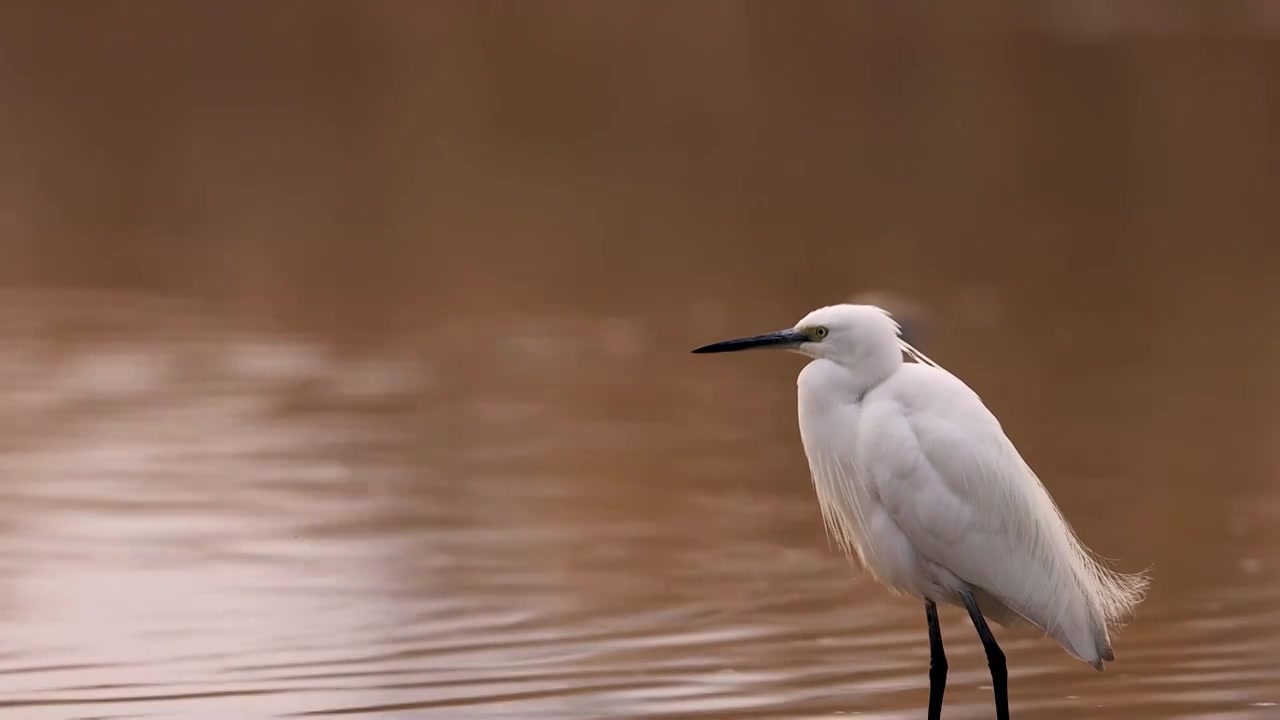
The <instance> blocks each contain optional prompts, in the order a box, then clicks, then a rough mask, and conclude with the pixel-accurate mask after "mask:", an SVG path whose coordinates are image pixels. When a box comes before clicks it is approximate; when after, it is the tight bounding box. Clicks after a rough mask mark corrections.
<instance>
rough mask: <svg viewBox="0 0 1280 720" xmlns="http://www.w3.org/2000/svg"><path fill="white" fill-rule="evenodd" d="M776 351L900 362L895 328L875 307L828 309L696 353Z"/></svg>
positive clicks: (844, 362) (849, 360)
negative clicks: (790, 324)
mask: <svg viewBox="0 0 1280 720" xmlns="http://www.w3.org/2000/svg"><path fill="white" fill-rule="evenodd" d="M752 348H778V349H782V350H790V351H792V352H798V353H800V354H802V355H808V356H809V357H812V358H825V359H827V360H833V361H835V362H838V363H840V364H842V365H849V366H854V365H856V364H858V363H859V362H861V361H862V360H865V359H870V358H884V357H887V356H890V355H896V356H897V357H898V359H899V361H900V360H901V357H902V355H901V353H902V346H901V345H900V344H899V340H898V324H897V323H896V322H894V320H893V318H891V317H889V313H887V312H885V311H884V310H881V309H880V308H878V307H876V306H875V305H828V306H827V307H824V308H818V309H817V310H814V311H813V312H811V313H809V314H808V315H805V316H804V318H803V319H802V320H801V321H800V322H798V323H796V326H795V327H792V328H788V329H786V330H779V331H778V332H772V333H767V334H765V335H755V336H752V337H745V338H739V339H737V340H727V341H725V342H719V343H714V344H711V345H704V346H703V347H700V348H697V349H695V350H694V351H693V352H695V353H716V352H733V351H735V350H749V349H752Z"/></svg>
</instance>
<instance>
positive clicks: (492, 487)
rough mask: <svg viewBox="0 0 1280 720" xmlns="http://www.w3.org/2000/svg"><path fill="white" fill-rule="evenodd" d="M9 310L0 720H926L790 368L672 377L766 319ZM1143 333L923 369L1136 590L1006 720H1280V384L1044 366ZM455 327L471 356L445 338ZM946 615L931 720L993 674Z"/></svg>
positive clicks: (1016, 639)
mask: <svg viewBox="0 0 1280 720" xmlns="http://www.w3.org/2000/svg"><path fill="white" fill-rule="evenodd" d="M791 304H792V305H794V303H791ZM777 305H778V306H779V307H786V306H787V305H788V303H787V302H786V301H785V299H782V298H779V299H778V302H777ZM5 307H6V308H7V309H6V310H5V313H4V316H3V330H4V332H5V336H6V337H7V338H8V345H7V351H6V353H5V356H4V361H3V364H2V366H0V392H3V396H4V397H5V399H6V401H5V403H4V409H3V415H2V416H0V418H2V425H0V430H2V431H3V432H2V433H0V434H2V436H3V438H4V440H3V446H2V448H0V477H3V478H4V485H3V502H2V503H0V528H3V543H2V544H0V547H2V548H3V550H2V551H0V567H3V577H4V583H3V592H0V627H2V628H3V636H4V637H5V638H6V648H5V650H4V652H3V654H0V687H2V688H3V690H2V691H0V697H3V706H4V707H6V708H8V710H7V712H8V713H12V715H10V716H13V717H23V718H66V717H139V716H143V717H209V718H214V717H219V718H221V717H263V716H268V715H290V714H316V715H328V714H334V715H337V714H354V715H357V716H359V715H368V716H372V717H440V718H446V717H448V718H453V717H520V718H596V717H636V718H639V717H662V718H701V717H752V718H807V717H818V716H831V715H834V714H840V713H843V714H844V715H849V716H866V717H918V716H920V715H921V714H922V712H923V702H924V698H925V694H926V682H927V681H926V676H925V669H926V667H927V656H928V646H927V639H926V636H925V631H924V622H923V613H922V612H921V608H920V607H918V606H917V605H916V604H915V603H913V602H909V601H905V600H901V599H897V598H892V597H889V596H887V595H885V594H884V593H883V592H882V591H881V590H879V589H878V588H876V587H874V586H870V585H869V584H867V583H865V582H863V581H861V580H859V579H858V578H857V577H856V576H855V575H854V574H853V573H852V572H851V571H850V570H849V569H848V568H847V567H846V565H845V564H844V563H843V561H842V560H841V559H839V558H838V557H837V555H836V554H835V553H834V552H832V551H831V550H830V548H829V546H828V544H827V543H826V541H825V540H824V538H823V536H822V532H821V529H820V524H821V523H820V518H819V516H818V513H817V510H816V506H815V502H814V499H813V497H812V491H811V488H810V487H809V484H808V480H807V477H806V475H805V463H804V460H803V456H802V453H801V450H800V447H799V441H798V438H797V437H796V431H795V428H794V417H793V412H794V405H793V403H794V399H793V397H792V392H793V386H792V378H793V375H794V373H795V372H796V371H797V370H798V368H799V362H798V360H797V359H794V358H788V357H783V356H776V357H769V356H743V357H732V358H712V359H708V358H705V357H693V356H688V355H687V354H686V353H685V351H686V350H687V348H688V346H691V345H692V344H694V343H696V342H699V341H702V340H706V339H711V338H716V337H720V336H723V335H725V334H726V333H734V332H749V331H751V330H755V329H759V328H768V327H772V326H773V325H777V324H779V321H780V320H782V313H781V312H779V313H773V314H774V315H776V316H777V317H762V318H751V317H747V316H745V315H738V314H730V315H728V316H727V317H726V318H725V319H723V320H711V319H696V318H685V319H684V320H683V321H682V320H680V319H677V318H675V317H663V316H661V315H660V314H654V315H649V316H646V315H638V314H637V315H596V314H593V313H590V312H586V311H584V312H579V313H575V314H571V315H559V316H551V315H533V314H524V313H519V312H502V313H486V314H479V315H475V316H469V317H466V318H465V320H454V321H452V322H444V323H440V324H436V325H435V327H431V328H424V329H423V331H422V332H420V333H418V334H417V335H416V336H415V335H413V334H409V333H404V334H402V335H400V336H399V337H398V338H395V339H392V340H386V339H384V340H383V341H381V342H380V343H378V345H377V346H373V345H372V344H369V343H358V342H351V341H339V340H335V339H334V338H332V337H325V336H323V335H319V334H314V333H313V334H301V333H289V334H286V333H280V332H267V331H263V330H250V329H245V328H237V327H236V326H235V325H234V324H228V323H225V322H221V321H219V320H217V319H216V317H215V316H214V314H212V313H210V312H208V311H207V310H204V311H202V310H201V309H200V308H199V307H198V306H192V305H190V304H184V303H180V302H178V301H175V300H173V299H166V298H164V297H162V296H155V297H148V296H140V295H126V294H122V293H97V294H90V293H66V292H61V293H53V292H15V293H10V294H9V295H8V296H6V298H5ZM987 307H988V308H989V312H992V313H995V312H998V309H999V307H1000V305H999V303H992V302H991V301H990V299H988V302H987ZM713 314H714V313H713ZM793 314H794V313H793ZM695 315H696V313H695ZM708 317H709V316H708ZM1134 320H1135V318H1126V317H1123V316H1114V315H1112V316H1100V315H1098V314H1096V313H1093V312H1087V311H1083V310H1082V311H1080V312H1067V313H1061V314H1059V315H1058V316H1057V317H1056V318H1055V327H1054V328H1053V333H1052V334H1051V337H1049V338H1048V339H1045V340H1043V341H1041V342H1037V343H1032V342H1027V343H1023V344H1016V343H1015V344H1013V345H1011V347H1013V348H1014V349H1012V350H1010V351H1008V352H1004V353H995V352H991V353H980V351H979V350H978V349H977V348H978V347H979V346H980V345H981V344H984V343H981V342H979V338H980V337H981V336H991V337H992V338H995V339H996V341H997V344H998V339H999V338H1002V337H1004V336H1005V334H1006V332H1007V331H1005V330H1002V329H1001V328H1000V327H998V326H997V325H991V326H986V327H979V326H976V325H975V326H974V327H972V328H970V329H969V330H970V332H972V333H973V334H974V335H975V336H978V337H975V338H973V340H972V343H971V344H969V343H966V344H964V346H963V347H959V346H957V345H952V344H951V343H948V342H943V341H938V342H934V343H932V347H931V349H933V350H934V355H935V359H938V360H940V361H943V362H948V361H951V362H950V364H951V365H952V367H953V368H954V369H955V370H956V371H957V372H960V373H962V374H964V375H965V376H967V377H969V379H970V381H971V382H972V383H973V384H974V385H975V386H976V387H977V388H978V389H979V390H980V391H983V392H984V394H985V395H986V396H987V399H988V402H989V403H990V404H991V405H992V406H993V407H994V408H995V409H996V411H997V412H999V413H1000V414H1001V415H1002V417H1003V418H1004V420H1005V422H1006V424H1007V426H1008V427H1009V428H1010V432H1011V433H1012V434H1013V436H1014V438H1015V439H1016V440H1017V441H1019V442H1020V443H1021V445H1022V446H1023V449H1024V452H1025V453H1026V454H1027V455H1028V456H1029V457H1030V459H1031V461H1032V462H1033V463H1034V464H1035V466H1036V467H1037V468H1039V469H1040V471H1041V472H1042V474H1043V475H1044V477H1045V478H1046V481H1047V483H1048V484H1049V486H1050V489H1051V491H1052V492H1053V493H1054V494H1055V496H1056V497H1057V498H1058V499H1059V501H1060V503H1061V505H1062V506H1063V507H1064V509H1065V511H1066V512H1067V513H1068V515H1069V516H1070V517H1071V518H1072V519H1073V520H1074V521H1075V524H1076V525H1077V527H1078V529H1079V530H1080V532H1081V533H1082V535H1083V536H1084V537H1085V538H1086V539H1087V540H1088V541H1089V542H1091V543H1092V544H1093V545H1094V546H1095V547H1097V548H1098V549H1099V550H1100V551H1101V552H1103V553H1104V554H1107V555H1109V556H1113V557H1114V556H1122V557H1123V559H1122V561H1121V565H1122V566H1123V567H1126V568H1128V569H1137V568H1139V567H1142V566H1144V565H1146V564H1154V572H1155V578H1156V584H1155V586H1154V589H1153V592H1152V594H1151V596H1150V598H1149V600H1148V601H1147V602H1146V603H1145V604H1144V605H1143V606H1142V610H1141V613H1140V614H1139V615H1138V617H1137V618H1136V620H1135V621H1134V622H1133V623H1132V624H1131V626H1130V627H1128V628H1127V629H1125V630H1124V631H1123V632H1122V633H1121V634H1120V636H1119V637H1118V639H1117V651H1118V655H1119V661H1118V662H1117V663H1115V664H1114V665H1112V666H1111V667H1110V669H1109V671H1108V672H1106V673H1104V674H1097V673H1095V672H1093V671H1092V670H1091V669H1089V668H1087V667H1086V666H1084V665H1082V664H1080V663H1078V662H1076V661H1074V660H1071V659H1069V658H1068V657H1067V656H1066V655H1065V654H1064V653H1063V652H1061V651H1060V650H1059V649H1057V647H1056V646H1054V645H1053V644H1052V643H1051V642H1049V641H1047V640H1044V639H1041V638H1038V637H1036V635H1035V633H1034V632H1032V631H1029V630H1027V629H1020V630H1006V631H1002V632H1000V637H1001V638H1002V640H1003V642H1004V645H1005V648H1006V652H1007V654H1008V656H1009V657H1010V664H1011V668H1012V670H1011V672H1012V681H1011V684H1012V688H1013V691H1012V693H1013V695H1012V697H1013V701H1012V702H1013V711H1014V713H1015V715H1016V716H1020V717H1063V718H1066V717H1080V716H1081V715H1087V716H1089V717H1113V718H1122V717H1124V718H1132V717H1146V718H1153V717H1241V718H1244V717H1250V718H1253V717H1256V718H1263V717H1274V716H1275V715H1276V713H1277V709H1276V707H1277V706H1276V705H1275V703H1277V702H1280V671H1278V670H1277V667H1278V666H1277V660H1280V651H1278V650H1277V646H1278V645H1280V605H1278V604H1277V601H1278V600H1280V575H1278V574H1277V569H1278V568H1280V551H1278V550H1277V547H1278V546H1277V542H1276V540H1277V538H1276V532H1275V530H1274V528H1275V527H1276V526H1277V523H1276V520H1277V514H1278V513H1280V486H1277V484H1276V483H1275V482H1274V480H1273V479H1272V478H1273V475H1274V472H1275V456H1274V453H1273V452H1271V448H1272V446H1273V445H1274V443H1275V437H1276V432H1277V422H1276V420H1277V419H1276V418H1275V417H1274V416H1268V415H1266V414H1265V413H1264V412H1262V411H1263V410H1264V409H1269V408H1271V407H1272V406H1273V402H1272V398H1270V397H1267V396H1266V395H1267V393H1266V389H1268V388H1272V387H1274V386H1275V385H1274V381H1272V380H1271V379H1270V378H1269V377H1268V374H1269V373H1270V372H1271V369H1272V368H1273V367H1274V365H1272V364H1254V365H1245V364H1242V365H1241V366H1240V368H1241V369H1240V371H1239V372H1238V373H1237V374H1234V375H1233V376H1231V377H1229V378H1224V377H1220V376H1213V374H1210V375H1211V376H1210V377H1209V378H1208V379H1207V380H1205V384H1204V385H1203V386H1202V387H1203V390H1202V391H1201V392H1197V393H1191V392H1189V391H1186V392H1183V393H1182V394H1181V395H1179V398H1180V401H1179V406H1178V407H1172V406H1169V405H1168V404H1163V403H1160V402H1159V398H1160V397H1161V396H1162V395H1163V394H1165V393H1166V392H1167V391H1168V387H1169V385H1168V383H1167V380H1166V375H1169V376H1173V375H1179V374H1181V373H1182V372H1183V371H1187V370H1192V368H1191V367H1190V366H1191V365H1193V364H1194V363H1193V362H1192V359H1185V360H1179V359H1177V357H1176V354H1171V355H1169V356H1167V357H1168V358H1169V359H1168V360H1167V361H1165V362H1163V363H1162V364H1155V365H1153V364H1152V363H1149V362H1140V361H1133V360H1126V359H1125V358H1124V357H1122V356H1115V355H1112V354H1110V353H1105V352H1097V353H1095V352H1091V351H1090V352H1086V351H1084V350H1083V349H1077V350H1074V351H1073V350H1072V349H1071V348H1072V347H1073V346H1072V345H1069V344H1068V343H1067V341H1066V340H1056V341H1055V340H1053V339H1052V338H1053V337H1054V336H1056V337H1060V338H1071V337H1075V338H1083V337H1091V338H1113V339H1114V340H1115V341H1116V342H1123V339H1122V338H1123V336H1124V328H1126V327H1128V326H1131V325H1132V323H1133V322H1134ZM465 328H483V329H484V337H485V339H484V340H483V341H476V342H465V343H464V345H465V346H466V347H460V346H458V345H457V344H455V343H452V342H449V338H452V337H458V336H459V333H460V332H461V331H462V330H461V329H465ZM462 334H463V335H465V332H463V333H462ZM954 334H955V333H954V331H953V332H947V333H945V335H948V336H953V335H954ZM1162 338H1163V336H1154V337H1151V338H1149V340H1151V341H1152V342H1156V343H1159V342H1161V341H1162ZM1167 342H1168V343H1169V344H1171V345H1177V343H1178V339H1177V338H1173V337H1169V338H1168V339H1167ZM935 348H936V349H935ZM477 350H481V351H482V352H473V351H477ZM1148 352H1151V353H1153V354H1162V353H1163V350H1162V349H1157V348H1155V347H1152V348H1150V349H1149V350H1148ZM1064 353H1067V354H1071V355H1072V357H1071V358H1069V359H1064V358H1063V357H1062V355H1063V354H1064ZM1196 361H1197V362H1198V359H1197V360H1196ZM943 622H944V632H945V633H946V639H947V643H948V648H949V651H950V654H951V665H952V670H951V686H950V689H949V691H948V696H947V698H948V704H947V716H948V717H954V718H966V717H972V718H978V717H987V716H989V715H990V712H991V710H990V698H989V690H988V689H987V683H988V678H987V674H986V667H985V661H984V659H983V657H982V655H981V648H980V646H979V645H978V644H977V642H976V640H975V639H974V637H973V633H972V631H971V630H970V627H969V625H968V622H967V620H966V619H965V618H964V617H963V616H962V615H960V614H958V613H957V612H954V611H950V610H948V611H946V612H944V615H943Z"/></svg>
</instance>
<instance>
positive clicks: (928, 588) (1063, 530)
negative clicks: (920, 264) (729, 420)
mask: <svg viewBox="0 0 1280 720" xmlns="http://www.w3.org/2000/svg"><path fill="white" fill-rule="evenodd" d="M761 346H775V347H783V348H785V349H790V350H792V351H795V352H799V353H802V354H804V355H807V356H809V357H811V358H813V361H812V362H810V363H809V364H808V365H807V366H806V367H805V368H804V370H803V371H801V373H800V376H799V378H798V380H797V388H798V395H799V420H800V435H801V438H802V440H803V442H804V450H805V454H806V455H807V456H808V460H809V468H810V471H811V474H812V477H813V484H814V488H815V489H816V491H817V496H818V502H819V505H820V506H821V509H822V515H823V518H824V519H825V521H826V524H827V528H828V530H829V532H830V534H831V535H832V537H833V538H834V539H835V540H836V541H837V542H838V543H839V544H840V546H841V547H842V548H844V549H845V550H846V551H847V552H848V553H850V554H851V555H854V556H856V557H857V558H858V559H859V560H860V561H861V563H862V564H863V566H864V567H865V568H866V569H867V570H868V571H869V572H870V573H871V574H872V575H873V576H874V577H875V578H876V579H877V580H878V581H880V582H881V583H883V584H884V585H885V586H887V587H889V588H890V589H892V590H894V591H897V592H899V593H902V594H905V595H909V596H912V597H916V598H919V599H921V600H924V601H926V602H935V603H949V604H954V605H959V606H962V607H963V606H964V593H965V592H968V593H970V594H971V596H972V597H973V598H974V599H975V600H976V602H977V605H978V606H979V607H980V609H981V614H982V615H985V616H986V617H988V618H990V619H991V620H994V621H996V622H998V623H1001V624H1007V623H1009V622H1011V621H1014V620H1016V619H1018V618H1022V619H1025V620H1027V621H1029V622H1030V623H1032V624H1033V625H1035V626H1037V627H1039V628H1040V629H1042V630H1043V631H1044V632H1045V633H1046V634H1048V635H1049V636H1051V637H1053V638H1054V639H1055V640H1057V641H1058V643H1060V644H1061V645H1062V647H1063V648H1064V649H1066V651H1067V652H1069V653H1070V654H1071V655H1073V656H1075V657H1077V658H1079V659H1080V660H1083V661H1084V662H1086V663H1089V664H1090V665H1092V666H1093V667H1095V668H1097V669H1099V670H1101V669H1102V667H1103V663H1104V662H1105V661H1110V660H1113V659H1114V657H1115V656H1114V653H1113V652H1112V648H1111V639H1110V634H1109V626H1112V625H1114V624H1115V623H1117V622H1118V621H1120V620H1121V619H1123V618H1124V617H1125V616H1126V615H1128V614H1129V613H1130V612H1131V611H1132V610H1133V608H1134V607H1135V605H1136V604H1137V603H1138V602H1139V600H1140V598H1141V595H1142V592H1143V590H1144V588H1145V587H1146V583H1147V580H1146V578H1145V577H1144V576H1143V575H1122V574H1119V573H1116V572H1113V571H1111V570H1110V569H1108V568H1106V567H1104V566H1103V565H1102V564H1100V563H1099V562H1098V561H1097V560H1095V559H1094V557H1093V556H1092V555H1091V553H1090V552H1089V551H1088V550H1087V549H1086V548H1085V547H1084V546H1083V545H1082V544H1081V543H1080V541H1079V540H1078V539H1077V537H1076V535H1075V533H1074V532H1073V531H1072V530H1071V528H1070V526H1069V525H1068V524H1067V522H1066V520H1064V519H1063V517H1062V515H1061V513H1060V512H1059V511H1058V508H1057V506H1056V505H1055V504H1054V502H1053V500H1052V499H1051V498H1050V497H1049V493H1048V492H1047V491H1046V490H1045V487H1044V485H1043V484H1042V483H1041V482H1040V480H1039V479H1038V478H1037V477H1036V475H1035V473H1034V472H1032V470H1031V468H1030V467H1028V466H1027V464H1026V463H1025V462H1024V461H1023V459H1022V457H1021V455H1019V453H1018V451H1017V449H1015V448H1014V446H1013V443H1012V442H1010V440H1009V438H1008V437H1007V436H1006V435H1005V433H1004V430H1003V429H1002V428H1001V426H1000V423H999V422H998V421H997V420H996V418H995V416H994V415H992V414H991V412H990V411H989V410H988V409H987V407H986V405H984V404H983V402H982V400H981V399H980V398H979V397H978V395H977V394H976V393H974V392H973V391H972V390H970V389H969V387H968V386H967V385H965V384H964V382H962V381H961V380H960V379H959V378H957V377H956V376H954V375H952V374H951V373H949V372H947V371H946V370H944V369H942V368H941V367H939V366H938V365H936V364H935V363H933V362H932V361H930V360H929V359H928V358H927V357H925V356H924V355H923V354H921V353H920V352H918V351H917V350H915V348H913V347H911V346H910V345H909V344H907V343H906V342H905V341H903V340H902V339H901V338H900V330H899V327H898V325H897V323H896V322H894V320H893V319H892V318H891V317H890V316H889V315H888V313H886V312H885V311H883V310H881V309H880V308H877V307H875V306H871V305H833V306H829V307H824V308H820V309H818V310H815V311H813V312H812V313H810V314H809V315H807V316H805V318H804V319H803V320H801V321H800V322H799V323H798V324H797V325H796V326H795V327H794V328H791V329H789V330H784V331H782V332H778V333H771V334H769V335H763V336H756V337H753V338H744V339H742V340H735V341H728V342H726V343H717V344H715V345H710V346H706V347H704V348H699V349H698V350H696V351H695V352H723V351H727V350H739V349H746V348H750V347H761ZM903 353H906V354H908V355H910V356H911V357H913V358H914V359H916V360H917V362H914V363H908V362H905V361H904V358H903ZM975 622H976V620H975ZM981 630H982V629H981V628H980V632H981ZM984 642H985V638H984ZM939 643H940V641H939ZM992 644H994V640H992ZM938 652H939V653H940V652H941V647H940V645H939V647H938ZM989 652H990V651H989ZM996 652H997V653H998V652H999V651H998V650H996ZM999 662H1000V663H1001V664H1003V656H1001V657H1000V660H999ZM942 663H943V668H942V674H943V678H944V682H945V658H944V659H943V660H942ZM993 671H994V666H993ZM1001 671H1003V667H1001ZM938 703H939V705H940V703H941V691H938ZM1006 712H1007V710H1006ZM932 713H933V709H932V698H931V714H932Z"/></svg>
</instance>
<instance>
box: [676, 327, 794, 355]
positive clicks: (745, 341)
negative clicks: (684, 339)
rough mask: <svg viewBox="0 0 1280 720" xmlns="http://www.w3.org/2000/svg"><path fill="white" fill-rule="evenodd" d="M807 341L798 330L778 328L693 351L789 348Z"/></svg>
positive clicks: (713, 351) (711, 351)
mask: <svg viewBox="0 0 1280 720" xmlns="http://www.w3.org/2000/svg"><path fill="white" fill-rule="evenodd" d="M808 341H809V337H808V336H807V335H805V334H804V333H802V332H800V331H798V330H779V331H778V332H771V333H767V334H765V335H753V336H751V337H745V338H738V339H737V340H725V341H724V342H718V343H711V344H710V345H703V346H702V347H700V348H695V349H694V350H693V352H695V353H722V352H737V351H738V350H751V349H753V348H769V347H773V348H790V347H795V346H797V345H799V344H800V343H803V342H808Z"/></svg>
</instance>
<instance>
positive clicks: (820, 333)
mask: <svg viewBox="0 0 1280 720" xmlns="http://www.w3.org/2000/svg"><path fill="white" fill-rule="evenodd" d="M826 336H827V329H826V328H824V327H822V326H821V325H819V326H818V327H816V328H814V329H813V337H814V339H817V340H821V339H822V338H824V337H826Z"/></svg>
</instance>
